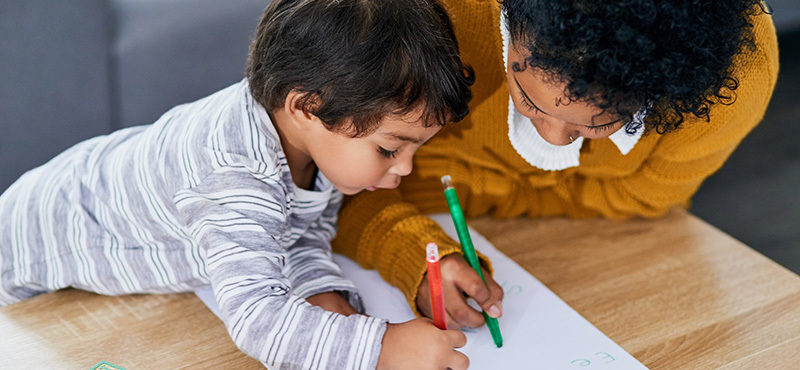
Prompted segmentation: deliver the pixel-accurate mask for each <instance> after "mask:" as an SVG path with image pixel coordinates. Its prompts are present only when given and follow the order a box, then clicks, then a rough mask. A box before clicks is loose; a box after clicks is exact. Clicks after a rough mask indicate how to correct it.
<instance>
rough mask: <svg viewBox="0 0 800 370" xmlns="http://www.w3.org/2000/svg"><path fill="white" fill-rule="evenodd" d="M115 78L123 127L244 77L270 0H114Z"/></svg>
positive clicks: (149, 120) (117, 108) (150, 119)
mask: <svg viewBox="0 0 800 370" xmlns="http://www.w3.org/2000/svg"><path fill="white" fill-rule="evenodd" d="M111 3H112V9H113V10H114V16H115V18H116V23H117V28H116V30H117V31H116V36H115V39H114V43H113V49H112V62H113V64H112V76H113V77H112V80H113V82H114V87H113V89H114V92H115V93H114V97H115V101H114V104H115V112H116V115H117V117H116V118H117V122H118V125H119V127H128V126H134V125H141V124H149V123H152V122H153V121H155V120H156V119H157V118H158V117H159V116H161V114H163V113H164V112H166V111H167V110H168V109H170V108H172V107H173V106H175V105H177V104H181V103H186V102H190V101H194V100H196V99H198V98H201V97H204V96H206V95H208V94H211V93H212V92H215V91H217V90H219V89H222V88H224V87H226V86H228V85H231V84H233V83H235V82H237V81H239V80H241V79H242V78H243V77H244V70H245V65H246V61H247V51H248V48H249V44H250V40H251V38H252V33H253V31H254V30H255V28H256V26H257V24H258V20H259V19H260V18H261V14H262V13H263V12H264V8H266V6H267V5H268V4H269V1H268V0H237V1H219V0H169V1H164V0H114V1H112V2H111Z"/></svg>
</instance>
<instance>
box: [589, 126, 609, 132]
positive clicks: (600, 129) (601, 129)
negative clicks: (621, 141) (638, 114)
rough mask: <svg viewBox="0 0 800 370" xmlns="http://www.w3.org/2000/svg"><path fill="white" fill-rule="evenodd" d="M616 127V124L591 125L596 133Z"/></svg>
mask: <svg viewBox="0 0 800 370" xmlns="http://www.w3.org/2000/svg"><path fill="white" fill-rule="evenodd" d="M612 127H614V125H602V126H592V127H590V128H591V129H592V130H593V131H594V132H596V133H602V132H603V131H605V130H608V129H610V128H612Z"/></svg>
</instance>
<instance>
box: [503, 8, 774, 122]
mask: <svg viewBox="0 0 800 370" xmlns="http://www.w3.org/2000/svg"><path fill="white" fill-rule="evenodd" d="M501 1H502V9H503V12H504V14H505V16H506V17H507V18H508V28H509V32H510V34H511V39H512V42H513V43H514V44H515V46H516V47H520V48H521V47H527V49H528V50H529V51H530V54H531V55H530V56H528V57H527V58H526V59H525V65H524V66H522V67H521V69H525V68H526V67H532V68H536V69H541V70H542V71H544V72H545V74H546V75H547V76H548V78H549V79H550V80H551V81H553V82H559V83H566V88H565V95H566V96H567V97H568V98H569V99H570V100H571V101H583V102H587V103H589V104H592V105H595V106H597V107H599V108H601V109H603V111H604V112H612V113H615V114H617V115H619V116H620V117H621V118H627V119H629V120H630V119H631V118H632V117H633V114H635V113H636V112H637V111H638V110H640V109H642V108H645V109H647V117H646V119H645V122H644V124H645V125H646V127H647V128H648V129H655V130H656V131H657V132H659V133H665V132H668V131H672V130H674V129H676V128H678V127H679V126H680V125H681V123H683V122H684V120H685V118H684V116H685V115H686V114H693V115H694V116H697V117H699V118H704V119H706V120H708V119H709V108H710V107H711V106H712V105H713V104H717V103H721V104H732V103H733V102H734V101H735V99H736V96H735V93H734V90H736V89H737V88H738V86H739V82H738V80H737V79H736V78H735V77H734V74H733V73H734V70H733V59H734V57H735V56H736V55H737V54H739V53H741V52H749V51H752V50H754V49H755V41H754V37H753V32H752V28H753V24H752V16H753V15H755V14H758V13H761V12H767V13H769V10H768V9H766V7H765V5H764V4H763V3H762V2H761V1H759V0H714V1H708V0H692V1H676V0H563V1H552V0H501ZM641 125H642V123H641V122H631V123H629V124H628V125H626V127H625V129H626V130H627V132H629V133H632V132H635V131H636V130H638V129H639V128H640V127H641Z"/></svg>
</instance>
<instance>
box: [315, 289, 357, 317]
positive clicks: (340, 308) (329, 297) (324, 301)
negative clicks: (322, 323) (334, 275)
mask: <svg viewBox="0 0 800 370" xmlns="http://www.w3.org/2000/svg"><path fill="white" fill-rule="evenodd" d="M306 301H308V303H311V304H312V305H314V306H317V307H320V308H323V309H325V310H326V311H331V312H336V313H338V314H342V315H345V316H350V315H352V314H356V313H358V311H357V310H356V309H355V307H353V306H352V305H351V304H350V302H347V300H345V299H344V297H342V296H341V295H340V294H339V293H336V292H325V293H319V294H314V295H312V296H311V297H308V299H306Z"/></svg>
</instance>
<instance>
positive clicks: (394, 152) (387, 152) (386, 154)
mask: <svg viewBox="0 0 800 370" xmlns="http://www.w3.org/2000/svg"><path fill="white" fill-rule="evenodd" d="M378 153H380V154H381V155H382V156H384V157H386V158H394V157H395V156H396V155H397V150H386V149H384V148H381V147H378Z"/></svg>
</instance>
